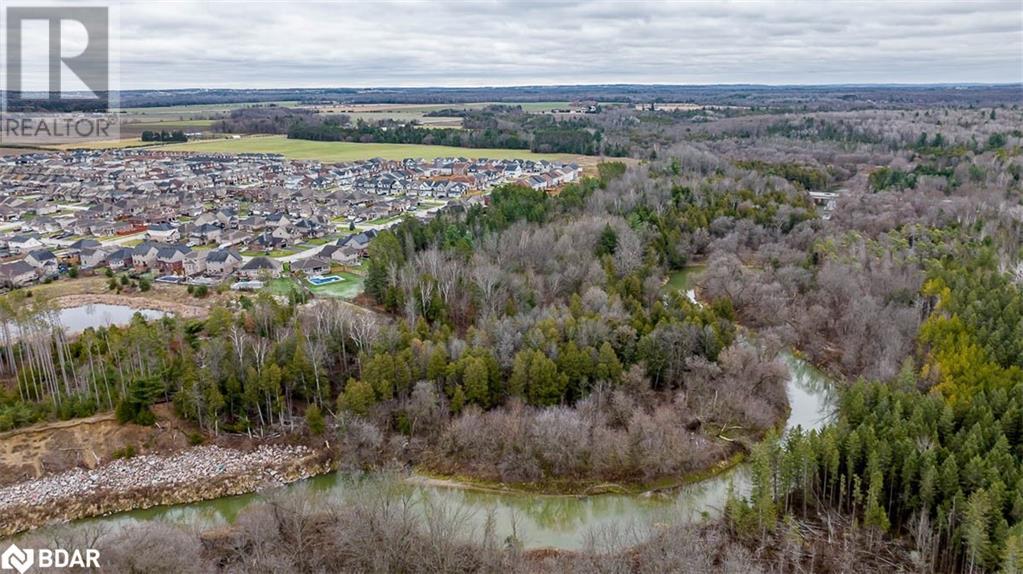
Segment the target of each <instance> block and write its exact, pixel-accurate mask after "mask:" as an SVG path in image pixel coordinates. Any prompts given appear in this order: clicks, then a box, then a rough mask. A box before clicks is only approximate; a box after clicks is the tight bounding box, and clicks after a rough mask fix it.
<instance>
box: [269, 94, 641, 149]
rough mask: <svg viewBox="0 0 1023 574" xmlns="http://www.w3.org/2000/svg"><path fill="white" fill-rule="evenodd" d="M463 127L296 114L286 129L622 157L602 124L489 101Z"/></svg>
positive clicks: (322, 137)
mask: <svg viewBox="0 0 1023 574" xmlns="http://www.w3.org/2000/svg"><path fill="white" fill-rule="evenodd" d="M463 114H464V115H463V117H464V129H441V128H424V127H421V126H418V125H415V124H405V123H399V122H388V121H384V122H378V123H374V124H370V123H367V122H362V121H359V122H357V123H356V124H355V125H354V126H353V125H347V123H346V122H345V121H344V119H345V118H337V117H336V116H327V117H322V118H321V117H316V116H308V117H304V118H301V119H300V120H299V121H297V122H296V123H294V124H292V125H291V127H290V128H289V129H288V131H287V134H288V137H289V138H291V139H305V140H315V141H346V142H361V143H400V144H425V145H446V146H454V147H467V148H501V149H528V150H530V151H534V152H541V153H574V154H582V155H608V156H616V157H620V156H624V155H626V153H627V150H626V149H625V148H624V147H620V146H615V145H608V144H607V143H606V142H604V138H603V132H602V130H601V129H599V128H596V127H593V126H591V125H590V124H588V123H586V122H584V121H581V120H580V121H557V120H556V119H554V118H553V117H551V116H540V115H536V114H527V113H524V112H522V110H521V109H519V108H507V107H504V106H493V107H490V108H487V109H485V110H466V111H464V112H463Z"/></svg>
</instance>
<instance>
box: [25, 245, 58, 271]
mask: <svg viewBox="0 0 1023 574" xmlns="http://www.w3.org/2000/svg"><path fill="white" fill-rule="evenodd" d="M25 263H28V264H29V265H31V266H32V267H34V268H36V269H38V270H39V273H40V274H41V275H50V274H53V273H56V272H57V266H58V265H57V256H56V255H54V254H53V252H52V251H50V250H48V249H37V250H35V251H32V252H30V253H29V254H28V255H26V256H25Z"/></svg>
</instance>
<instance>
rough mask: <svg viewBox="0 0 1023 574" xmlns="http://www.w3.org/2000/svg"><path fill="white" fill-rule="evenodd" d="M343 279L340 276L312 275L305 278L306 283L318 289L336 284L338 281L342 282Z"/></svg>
mask: <svg viewBox="0 0 1023 574" xmlns="http://www.w3.org/2000/svg"><path fill="white" fill-rule="evenodd" d="M344 280H345V278H344V277H341V276H340V275H313V276H312V277H307V278H306V281H308V282H310V283H312V284H313V285H315V286H317V287H319V286H320V285H330V284H331V283H337V282H338V281H344Z"/></svg>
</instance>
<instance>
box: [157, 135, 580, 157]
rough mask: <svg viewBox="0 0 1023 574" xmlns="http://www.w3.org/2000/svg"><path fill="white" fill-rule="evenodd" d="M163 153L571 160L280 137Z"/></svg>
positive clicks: (192, 145) (193, 144) (198, 144)
mask: <svg viewBox="0 0 1023 574" xmlns="http://www.w3.org/2000/svg"><path fill="white" fill-rule="evenodd" d="M160 149H161V150H166V151H189V152H205V153H279V154H283V155H284V157H287V158H289V159H315V160H320V161H356V160H361V159H371V158H375V157H378V158H382V159H405V158H423V159H434V158H438V157H466V158H480V157H484V158H490V159H548V160H553V159H572V158H573V157H574V156H572V155H571V154H556V153H533V152H531V151H527V150H514V149H488V148H480V149H474V148H463V147H449V146H439V145H415V144H376V143H349V142H316V141H308V140H289V139H287V138H286V137H284V136H252V137H245V138H241V139H216V140H205V141H190V142H187V143H180V144H169V145H164V146H160Z"/></svg>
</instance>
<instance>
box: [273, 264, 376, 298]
mask: <svg viewBox="0 0 1023 574" xmlns="http://www.w3.org/2000/svg"><path fill="white" fill-rule="evenodd" d="M330 275H340V276H341V277H343V278H344V281H339V282H337V283H329V284H327V285H320V286H315V285H310V284H309V282H308V281H306V280H304V279H297V278H289V277H281V278H280V279H274V280H272V281H270V283H268V284H267V286H266V289H267V290H268V291H269V292H270V293H272V294H274V295H282V296H285V297H286V296H287V295H288V294H289V293H291V290H292V289H293V288H294V287H295V285H296V283H298V282H299V281H301V285H302V286H303V287H306V288H307V289H309V290H310V291H312V293H313V295H316V296H317V297H340V298H342V299H354V298H355V297H356V296H358V295H359V293H362V289H363V279H362V277H361V276H359V275H356V274H354V273H348V272H347V271H331V272H330Z"/></svg>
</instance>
